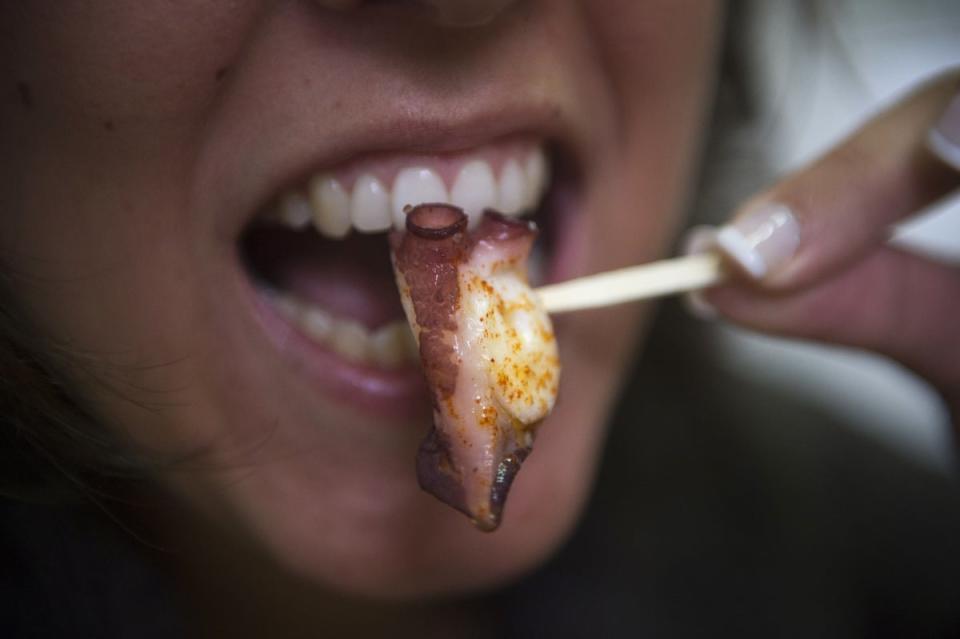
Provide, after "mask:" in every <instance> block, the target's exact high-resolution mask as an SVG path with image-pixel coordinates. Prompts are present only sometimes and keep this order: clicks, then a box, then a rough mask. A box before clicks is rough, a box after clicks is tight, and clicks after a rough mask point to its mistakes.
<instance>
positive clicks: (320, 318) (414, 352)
mask: <svg viewBox="0 0 960 639" xmlns="http://www.w3.org/2000/svg"><path fill="white" fill-rule="evenodd" d="M271 298H272V300H273V305H274V308H276V309H277V311H278V312H279V313H280V315H281V316H283V317H284V318H286V319H287V320H288V321H289V322H290V323H292V324H293V325H294V326H296V327H297V328H298V329H300V331H301V332H302V333H303V334H304V335H305V336H306V337H308V338H309V339H310V340H311V341H313V342H316V343H318V344H321V345H323V346H326V347H327V348H329V349H330V350H332V351H334V352H336V353H337V354H339V355H340V356H341V357H343V358H344V359H346V360H349V361H351V362H355V363H358V364H373V365H376V366H379V367H381V368H400V367H403V366H409V365H411V364H414V365H416V364H419V362H420V356H419V351H418V349H417V345H416V341H415V340H414V338H413V333H411V332H410V326H409V325H408V324H407V322H406V321H404V320H396V321H393V322H390V323H389V324H385V325H383V326H381V327H380V328H377V329H374V330H370V329H368V328H367V327H365V326H363V325H362V324H360V323H359V322H356V321H354V320H351V319H347V318H340V317H335V316H333V315H331V314H330V313H329V312H327V311H325V310H323V309H321V308H318V307H316V306H313V305H311V304H310V303H308V302H305V301H303V300H302V299H298V298H296V297H294V296H292V295H289V294H287V293H276V292H273V293H271Z"/></svg>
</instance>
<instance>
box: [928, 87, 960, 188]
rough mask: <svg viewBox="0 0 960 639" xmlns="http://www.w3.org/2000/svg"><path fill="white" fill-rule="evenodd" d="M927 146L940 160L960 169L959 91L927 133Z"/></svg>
mask: <svg viewBox="0 0 960 639" xmlns="http://www.w3.org/2000/svg"><path fill="white" fill-rule="evenodd" d="M927 146H928V147H929V148H930V150H931V151H933V152H934V153H935V154H936V155H937V156H938V157H939V158H940V159H941V160H943V161H944V162H946V163H947V164H949V165H950V166H952V167H953V168H955V169H957V170H960V93H958V94H957V95H955V96H953V100H951V101H950V105H949V106H947V110H946V111H944V112H943V115H942V116H940V119H939V120H938V121H937V123H936V124H935V125H934V126H933V128H931V129H930V132H929V133H928V134H927Z"/></svg>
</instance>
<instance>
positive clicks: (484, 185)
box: [450, 160, 497, 228]
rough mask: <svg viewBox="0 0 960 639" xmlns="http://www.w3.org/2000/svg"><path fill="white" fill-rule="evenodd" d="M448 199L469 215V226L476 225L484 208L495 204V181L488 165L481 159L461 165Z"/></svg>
mask: <svg viewBox="0 0 960 639" xmlns="http://www.w3.org/2000/svg"><path fill="white" fill-rule="evenodd" d="M450 201H451V202H452V203H453V204H454V205H455V206H459V207H460V208H462V209H463V210H464V212H465V213H466V214H467V216H469V218H470V226H471V228H472V227H474V226H476V225H477V224H478V223H479V222H480V215H481V214H482V213H483V211H484V209H488V208H495V207H496V206H497V181H496V179H495V178H494V177H493V170H492V169H491V168H490V165H489V164H487V163H486V162H483V161H481V160H473V161H471V162H467V163H466V164H465V165H463V168H462V169H460V173H459V175H457V181H456V182H454V183H453V189H451V190H450Z"/></svg>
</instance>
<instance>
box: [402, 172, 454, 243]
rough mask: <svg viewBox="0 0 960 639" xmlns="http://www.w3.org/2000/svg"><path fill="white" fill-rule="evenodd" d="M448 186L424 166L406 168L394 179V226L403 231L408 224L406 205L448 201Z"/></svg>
mask: <svg viewBox="0 0 960 639" xmlns="http://www.w3.org/2000/svg"><path fill="white" fill-rule="evenodd" d="M448 200H449V196H448V195H447V187H446V186H445V185H444V183H443V180H441V179H440V176H439V175H437V174H436V172H434V171H432V170H430V169H424V168H412V169H404V170H402V171H400V172H399V173H398V174H397V177H396V179H395V180H394V181H393V195H392V202H391V204H392V207H391V208H392V209H393V224H394V228H396V229H397V230H398V231H402V230H403V229H404V228H405V226H406V218H407V214H406V213H404V211H403V209H404V207H405V206H407V205H410V206H416V205H418V204H425V203H432V202H447V201H448Z"/></svg>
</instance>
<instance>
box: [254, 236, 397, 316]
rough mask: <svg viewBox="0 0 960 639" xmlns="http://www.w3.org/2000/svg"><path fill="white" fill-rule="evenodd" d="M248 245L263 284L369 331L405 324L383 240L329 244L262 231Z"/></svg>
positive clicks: (373, 238) (315, 238) (352, 239)
mask: <svg viewBox="0 0 960 639" xmlns="http://www.w3.org/2000/svg"><path fill="white" fill-rule="evenodd" d="M245 245H246V248H247V257H248V259H249V261H250V264H251V267H252V268H253V270H254V271H255V272H256V273H257V274H258V275H259V276H260V277H261V278H263V279H265V280H266V281H267V282H268V283H270V284H271V285H272V286H274V287H276V288H277V289H279V290H281V291H285V292H287V293H290V294H292V295H293V296H295V297H297V298H299V299H300V300H303V301H306V302H309V303H311V304H313V305H315V306H318V307H320V308H322V309H324V310H326V311H327V312H329V313H331V314H332V315H334V316H337V317H342V318H351V319H354V320H356V321H358V322H360V323H361V324H363V325H364V326H366V327H367V328H371V329H373V328H378V327H380V326H383V325H384V324H387V323H389V322H391V321H394V320H398V319H402V318H403V309H402V308H401V306H400V297H399V295H398V294H397V288H396V284H395V283H394V279H393V270H392V268H391V265H390V255H389V252H388V249H387V243H386V236H384V235H353V236H351V237H349V238H348V239H346V240H325V239H323V238H321V237H320V236H319V235H317V234H316V233H313V232H306V231H304V232H295V231H291V230H288V229H282V228H260V229H255V230H252V231H251V232H250V234H249V236H248V238H247V241H246V242H245Z"/></svg>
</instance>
